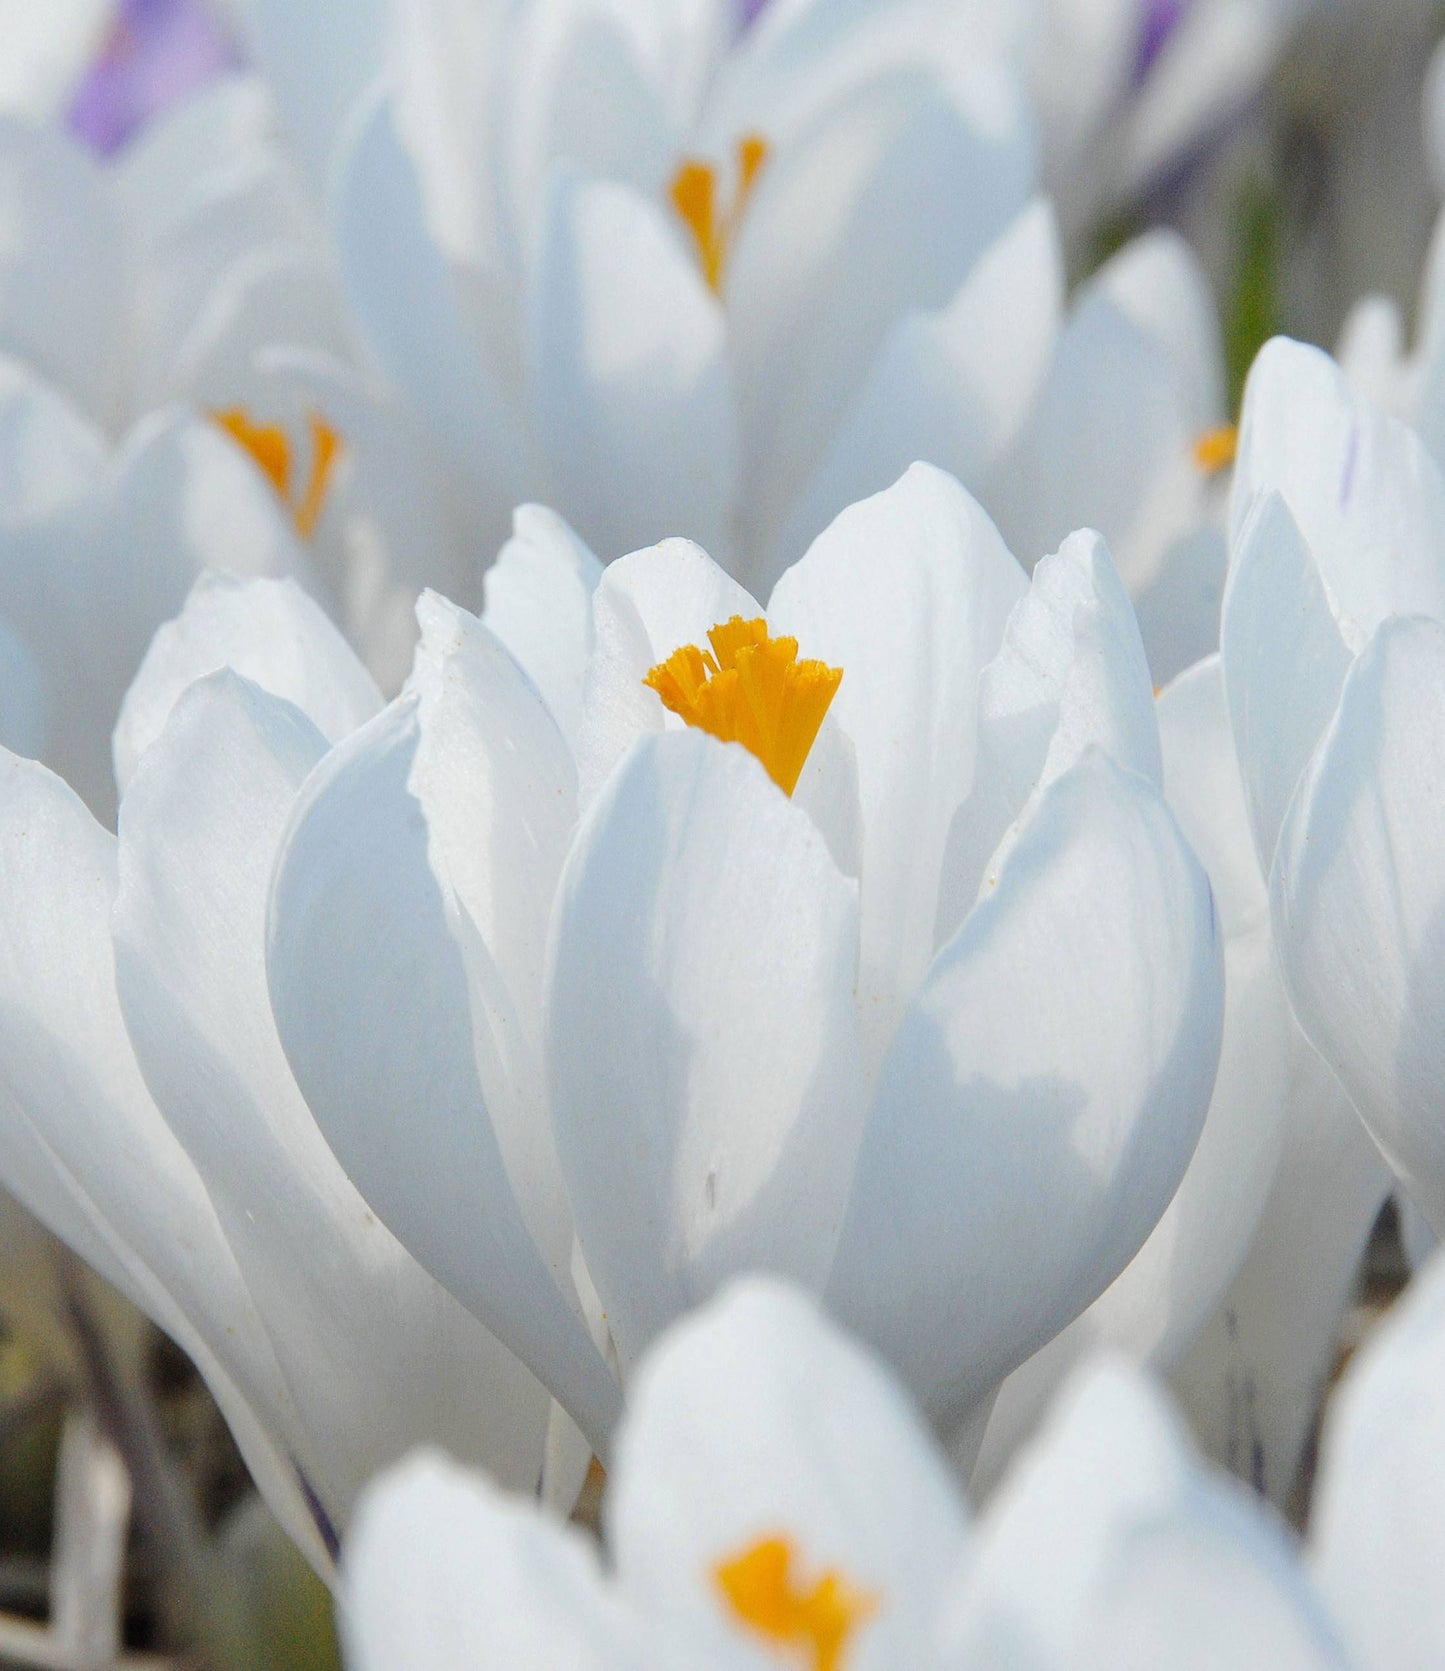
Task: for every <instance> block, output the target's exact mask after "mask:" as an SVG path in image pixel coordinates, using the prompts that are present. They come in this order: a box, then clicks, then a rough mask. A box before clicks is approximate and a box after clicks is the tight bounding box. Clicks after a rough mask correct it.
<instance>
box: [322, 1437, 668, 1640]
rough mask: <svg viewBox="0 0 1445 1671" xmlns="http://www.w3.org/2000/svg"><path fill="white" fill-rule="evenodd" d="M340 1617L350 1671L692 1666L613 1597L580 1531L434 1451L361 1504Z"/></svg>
mask: <svg viewBox="0 0 1445 1671" xmlns="http://www.w3.org/2000/svg"><path fill="white" fill-rule="evenodd" d="M338 1617H339V1622H340V1625H341V1634H342V1638H343V1640H344V1642H345V1644H346V1663H347V1664H348V1665H350V1666H352V1667H354V1668H355V1671H476V1668H477V1667H478V1666H483V1665H494V1666H506V1667H507V1668H508V1671H557V1668H558V1667H561V1666H566V1667H567V1671H649V1668H651V1667H654V1666H657V1665H661V1664H667V1665H669V1666H673V1665H679V1664H680V1665H682V1666H686V1665H687V1664H689V1663H691V1661H690V1660H688V1659H684V1660H681V1661H679V1659H678V1658H677V1657H675V1656H676V1654H677V1649H676V1646H675V1645H674V1644H670V1643H664V1642H662V1641H660V1640H659V1639H658V1635H657V1633H655V1632H653V1631H651V1630H649V1629H647V1628H646V1627H644V1625H643V1623H642V1621H641V1620H640V1619H639V1618H637V1617H636V1616H635V1615H633V1614H631V1613H630V1612H629V1610H628V1609H627V1608H626V1607H625V1606H624V1605H623V1603H622V1602H621V1600H620V1598H618V1597H617V1596H616V1595H614V1594H613V1593H612V1590H611V1586H610V1585H609V1584H608V1583H607V1582H606V1581H605V1580H604V1578H603V1575H602V1573H601V1571H600V1570H599V1565H598V1560H597V1555H596V1551H595V1550H594V1548H593V1547H592V1546H591V1545H590V1544H589V1543H588V1542H587V1541H586V1539H585V1538H584V1537H583V1535H582V1534H581V1533H579V1532H575V1531H573V1530H571V1529H570V1528H563V1527H561V1526H558V1525H557V1524H555V1522H553V1521H551V1520H549V1519H547V1518H545V1517H544V1516H543V1515H541V1514H539V1513H538V1511H537V1509H536V1506H535V1505H534V1504H532V1503H527V1502H518V1501H516V1500H515V1499H510V1498H507V1497H504V1496H503V1495H502V1494H501V1493H500V1492H498V1491H496V1490H495V1489H494V1488H493V1487H492V1486H491V1485H490V1484H488V1482H487V1481H486V1480H485V1479H483V1478H482V1477H481V1476H480V1475H477V1474H474V1473H470V1472H468V1471H467V1470H465V1469H462V1468H458V1467H457V1466H456V1465H455V1464H454V1463H452V1462H449V1461H448V1460H447V1459H446V1458H444V1457H442V1456H440V1455H436V1454H434V1453H432V1452H429V1451H423V1452H419V1453H418V1454H417V1455H415V1456H413V1457H411V1458H410V1459H409V1460H408V1461H406V1462H405V1463H403V1464H402V1465H401V1466H400V1467H398V1468H395V1469H393V1470H392V1471H391V1472H390V1473H388V1474H384V1475H382V1476H381V1478H379V1479H378V1480H377V1481H376V1483H375V1484H374V1485H373V1486H372V1487H371V1489H370V1490H369V1491H368V1492H367V1494H366V1496H365V1498H364V1499H363V1501H362V1504H361V1507H360V1509H359V1510H358V1512H357V1516H356V1527H355V1530H354V1531H353V1532H352V1534H351V1536H350V1537H349V1538H348V1539H347V1544H346V1567H345V1585H344V1594H343V1600H342V1604H341V1606H340V1608H339V1609H338Z"/></svg>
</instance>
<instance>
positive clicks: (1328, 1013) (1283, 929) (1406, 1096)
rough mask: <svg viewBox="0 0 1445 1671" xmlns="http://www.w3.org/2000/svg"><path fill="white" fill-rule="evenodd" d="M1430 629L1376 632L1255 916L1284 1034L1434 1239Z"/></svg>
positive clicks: (1442, 883)
mask: <svg viewBox="0 0 1445 1671" xmlns="http://www.w3.org/2000/svg"><path fill="white" fill-rule="evenodd" d="M1442 781H1445V627H1441V626H1440V625H1439V624H1438V623H1436V622H1434V621H1392V622H1387V623H1386V624H1385V625H1384V626H1383V627H1381V628H1380V630H1379V632H1378V633H1377V634H1376V635H1375V638H1374V640H1373V641H1372V643H1371V644H1370V646H1369V648H1368V649H1367V650H1366V651H1365V653H1364V654H1363V655H1362V656H1361V657H1360V659H1359V660H1358V661H1357V662H1356V663H1355V666H1354V667H1353V668H1352V669H1351V672H1350V676H1349V678H1348V679H1347V680H1346V681H1345V688H1344V694H1343V695H1342V697H1341V698H1340V707H1339V712H1338V713H1337V715H1336V717H1335V721H1334V724H1333V725H1332V726H1331V728H1330V730H1329V731H1328V732H1327V733H1326V735H1325V738H1324V741H1323V742H1322V743H1321V745H1320V747H1319V750H1318V751H1317V753H1316V755H1315V757H1314V759H1313V761H1312V762H1311V763H1310V766H1309V769H1308V771H1307V772H1306V774H1305V776H1304V778H1303V779H1302V780H1301V783H1300V787H1299V792H1298V794H1297V795H1296V797H1295V800H1294V802H1293V804H1292V806H1291V808H1290V812H1289V815H1288V817H1287V818H1286V820H1285V825H1284V829H1283V831H1282V832H1281V834H1280V839H1279V849H1278V853H1277V856H1276V859H1275V868H1274V874H1273V876H1272V878H1271V887H1270V904H1271V910H1272V912H1273V916H1274V923H1275V933H1276V936H1277V938H1278V940H1279V947H1280V957H1281V961H1282V964H1283V968H1284V974H1285V983H1286V985H1287V987H1288V989H1289V994H1290V999H1291V1001H1292V1002H1293V1004H1294V1007H1295V1013H1296V1015H1297V1016H1298V1017H1299V1020H1300V1025H1301V1026H1302V1027H1303V1028H1304V1030H1305V1033H1306V1034H1307V1035H1308V1037H1309V1038H1310V1040H1311V1042H1312V1043H1313V1044H1314V1046H1315V1048H1316V1049H1317V1050H1318V1051H1319V1052H1320V1054H1321V1055H1322V1056H1323V1057H1324V1059H1325V1060H1326V1061H1327V1062H1328V1063H1329V1064H1330V1066H1331V1067H1332V1068H1333V1069H1334V1071H1335V1073H1336V1074H1337V1075H1338V1076H1339V1079H1340V1082H1341V1083H1342V1084H1343V1086H1344V1087H1345V1090H1346V1091H1348V1092H1349V1094H1350V1097H1351V1099H1352V1100H1353V1101H1354V1104H1355V1106H1356V1108H1358V1109H1359V1111H1360V1115H1361V1118H1362V1119H1363V1120H1364V1122H1365V1124H1366V1125H1367V1126H1368V1127H1369V1129H1370V1132H1371V1134H1372V1136H1373V1137H1374V1139H1375V1141H1376V1142H1377V1143H1378V1144H1379V1145H1380V1148H1381V1149H1382V1150H1383V1152H1384V1154H1385V1157H1386V1159H1387V1160H1389V1162H1390V1164H1391V1165H1392V1166H1393V1167H1394V1169H1395V1171H1396V1173H1397V1174H1398V1175H1399V1176H1400V1178H1401V1179H1402V1180H1403V1181H1404V1183H1405V1184H1406V1187H1407V1188H1408V1189H1409V1191H1410V1195H1411V1197H1412V1199H1413V1200H1414V1201H1415V1203H1416V1204H1417V1206H1419V1208H1420V1210H1421V1211H1422V1212H1423V1213H1424V1214H1425V1217H1426V1218H1427V1220H1429V1222H1430V1225H1431V1228H1432V1229H1433V1230H1434V1231H1435V1232H1436V1234H1437V1235H1438V1234H1440V1233H1442V1232H1445V1134H1442V1132H1441V1127H1440V1120H1439V1107H1440V1097H1441V1091H1442V1085H1445V1055H1442V1039H1445V840H1442V830H1441V825H1442V816H1441V807H1440V800H1439V790H1440V784H1441V783H1442Z"/></svg>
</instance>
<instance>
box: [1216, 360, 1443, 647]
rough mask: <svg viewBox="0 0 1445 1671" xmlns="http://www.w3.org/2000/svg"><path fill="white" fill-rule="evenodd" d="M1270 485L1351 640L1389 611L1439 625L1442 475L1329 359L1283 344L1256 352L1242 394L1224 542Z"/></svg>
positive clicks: (1416, 440)
mask: <svg viewBox="0 0 1445 1671" xmlns="http://www.w3.org/2000/svg"><path fill="white" fill-rule="evenodd" d="M1270 488H1273V489H1275V490H1276V491H1277V492H1278V493H1279V494H1280V496H1281V497H1282V498H1283V500H1284V502H1285V504H1286V505H1287V506H1288V507H1289V511H1290V514H1291V515H1292V516H1293V518H1294V520H1295V522H1296V524H1297V525H1298V527H1299V530H1300V533H1301V534H1303V536H1304V539H1305V543H1306V544H1307V545H1308V546H1309V549H1310V551H1311V552H1312V553H1313V554H1314V559H1315V562H1316V563H1317V564H1318V565H1319V571H1320V575H1321V576H1322V578H1323V580H1324V584H1325V587H1326V590H1327V593H1328V595H1329V598H1330V601H1331V603H1332V605H1333V607H1334V609H1335V611H1336V613H1338V614H1339V615H1342V616H1343V617H1345V618H1346V619H1347V620H1348V621H1349V622H1350V623H1351V624H1352V627H1353V629H1354V631H1356V632H1357V633H1358V634H1360V635H1362V636H1366V635H1368V634H1370V633H1372V632H1373V631H1374V630H1375V628H1376V627H1377V626H1378V625H1379V624H1380V622H1381V621H1383V620H1384V619H1386V617H1388V616H1390V615H1415V614H1419V615H1431V616H1434V617H1436V618H1437V619H1439V618H1445V478H1442V477H1441V474H1440V471H1439V469H1438V468H1437V466H1436V464H1435V462H1434V460H1433V459H1432V458H1431V457H1430V455H1429V453H1428V451H1427V450H1426V448H1425V444H1424V442H1423V441H1421V439H1420V437H1419V436H1418V435H1416V434H1415V432H1414V431H1413V430H1412V429H1410V428H1408V427H1407V426H1406V425H1405V424H1402V423H1400V422H1399V421H1398V420H1396V419H1394V418H1387V417H1383V416H1381V415H1380V414H1379V413H1378V412H1375V411H1374V410H1372V409H1371V408H1370V407H1369V406H1368V405H1367V404H1366V403H1365V402H1364V401H1361V400H1359V399H1358V398H1357V397H1356V396H1355V395H1354V394H1353V393H1352V392H1351V390H1350V388H1349V385H1348V384H1347V383H1346V382H1345V378H1344V373H1343V372H1342V371H1341V370H1340V368H1339V367H1338V366H1337V365H1336V364H1335V363H1334V361H1333V360H1332V359H1330V357H1329V355H1328V354H1324V353H1321V352H1320V350H1319V349H1317V348H1306V347H1304V346H1303V345H1302V344H1300V343H1297V342H1290V341H1288V340H1287V339H1285V338H1283V337H1279V338H1276V339H1275V340H1274V341H1273V342H1270V343H1266V344H1265V346H1264V347H1263V348H1262V349H1261V350H1260V352H1259V356H1258V358H1257V359H1256V360H1255V362H1254V365H1253V367H1252V369H1251V370H1250V374H1249V382H1248V383H1247V384H1246V386H1245V391H1244V410H1243V413H1242V415H1241V418H1240V426H1239V453H1238V458H1237V460H1236V462H1235V467H1234V485H1233V490H1232V497H1231V502H1230V522H1231V538H1232V540H1237V539H1238V538H1239V535H1240V534H1241V532H1242V530H1243V524H1244V519H1245V517H1246V516H1247V515H1248V514H1249V511H1250V509H1251V508H1252V506H1253V505H1254V502H1255V499H1256V497H1257V496H1258V495H1259V494H1260V493H1262V492H1264V491H1266V490H1268V489H1270ZM1347 630H1348V629H1347Z"/></svg>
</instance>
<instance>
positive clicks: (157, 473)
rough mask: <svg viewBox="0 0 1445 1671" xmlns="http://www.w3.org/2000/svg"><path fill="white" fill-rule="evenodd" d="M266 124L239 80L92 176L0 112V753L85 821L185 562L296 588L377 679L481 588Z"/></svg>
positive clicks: (264, 108)
mask: <svg viewBox="0 0 1445 1671" xmlns="http://www.w3.org/2000/svg"><path fill="white" fill-rule="evenodd" d="M272 127H273V124H272V120H271V116H270V113H269V106H268V102H267V99H266V96H265V93H264V91H263V90H262V89H261V88H260V87H259V86H258V84H257V83H256V82H255V81H254V80H251V79H248V78H243V77H229V78H227V79H225V80H223V81H221V82H218V83H217V84H215V85H214V86H212V87H210V88H209V89H207V90H206V91H205V92H203V93H202V94H200V95H199V96H198V97H197V98H196V99H194V100H192V101H190V102H188V103H186V104H184V105H182V106H180V107H178V108H177V109H176V110H174V111H173V112H171V113H170V114H169V115H168V116H166V117H165V118H164V119H161V120H159V121H157V122H156V123H155V124H154V125H153V126H151V127H150V128H148V129H147V130H146V132H145V134H144V135H143V136H142V137H141V138H139V139H138V140H137V141H135V142H134V143H133V144H132V145H131V146H129V147H128V148H127V149H126V150H124V151H123V152H121V153H120V154H119V155H118V156H117V157H115V158H114V159H112V160H111V161H109V162H107V163H105V164H100V163H97V162H96V161H95V160H94V159H92V158H91V157H89V156H88V155H87V154H86V153H85V152H84V151H83V150H82V149H81V148H80V147H79V146H78V145H77V144H75V143H74V142H73V141H72V140H71V139H70V138H68V137H67V136H66V135H65V134H63V133H61V132H59V131H58V130H55V129H53V128H46V127H39V126H32V125H28V124H25V123H21V122H18V121H13V120H8V119H3V120H0V191H3V192H4V194H5V201H6V205H7V237H6V240H5V243H4V247H3V249H0V644H3V646H4V648H3V650H0V737H3V740H4V741H5V742H6V743H7V744H8V745H10V746H13V747H16V748H18V749H20V750H21V751H22V752H26V753H36V754H39V755H41V756H42V757H43V758H44V759H45V760H46V761H47V762H48V763H49V764H52V765H54V766H55V767H56V768H57V769H58V770H60V771H61V772H62V773H63V774H64V775H65V776H66V778H67V779H68V780H69V781H70V782H72V784H73V785H74V786H75V787H76V788H78V789H79V790H80V791H81V793H82V794H83V795H84V797H85V798H86V800H87V802H88V803H89V804H90V805H91V806H92V807H93V808H95V810H96V811H97V812H98V813H100V814H101V815H102V816H104V817H110V816H112V814H113V810H114V786H113V784H112V783H111V781H110V776H109V764H108V757H109V747H110V732H111V729H112V727H113V725H114V722H115V716H116V710H117V707H118V705H119V701H120V698H121V696H122V695H123V693H124V691H125V688H126V685H127V684H128V682H129V680H130V678H131V677H132V676H133V674H134V673H135V670H136V668H137V666H138V665H139V662H140V659H141V656H142V655H143V654H144V651H145V647H146V645H147V643H148V642H149V640H150V637H151V634H152V633H153V632H154V631H155V630H156V628H157V627H158V626H159V625H160V624H161V622H162V621H164V620H165V619H166V618H167V617H168V616H170V615H171V614H173V613H174V612H175V611H176V610H177V609H179V607H180V606H181V604H182V602H183V601H184V599H185V596H186V592H187V590H188V589H189V587H190V584H191V582H192V581H193V580H194V579H195V577H196V575H197V574H198V573H200V572H201V571H202V570H203V569H208V568H209V569H215V570H222V571H229V572H233V573H239V574H257V573H262V574H280V573H290V574H294V575H296V576H298V577H299V578H301V579H302V580H303V582H304V583H305V584H306V585H307V586H308V588H309V589H311V590H312V591H313V592H314V593H315V594H316V595H317V596H318V597H320V598H322V599H323V600H324V601H325V602H326V603H327V605H328V607H329V608H330V609H331V610H332V611H333V612H334V614H335V615H336V616H337V618H338V619H340V620H341V621H343V622H344V624H345V626H346V628H347V630H348V632H349V633H350V634H351V635H352V637H353V639H354V641H355V642H356V643H357V644H358V645H359V646H360V648H361V649H362V651H363V653H364V655H365V657H366V659H367V661H368V663H369V664H370V665H371V666H372V668H373V669H374V671H375V672H376V673H377V675H378V677H380V678H381V679H382V680H383V682H384V684H385V686H386V688H388V689H395V687H396V686H397V685H398V684H399V683H400V682H401V679H402V677H403V676H404V674H405V670H406V667H407V665H408V663H409V659H410V653H411V647H412V643H413V641H414V637H415V626H414V620H413V616H412V606H413V602H414V598H415V594H416V591H417V589H418V588H419V587H420V586H421V585H422V584H423V583H433V584H440V585H446V586H451V587H457V588H460V589H461V590H462V591H463V592H466V590H467V589H468V587H469V586H470V585H471V584H474V581H473V571H474V569H475V568H476V567H477V566H478V564H477V562H476V560H475V559H473V560H472V561H471V562H468V561H466V560H465V558H464V556H463V553H464V551H465V543H464V542H462V541H460V540H459V539H457V537H456V536H455V533H454V525H453V524H452V522H451V521H450V517H449V512H448V510H447V507H446V505H445V503H444V500H443V496H442V494H441V493H440V492H439V491H438V483H437V479H436V475H435V471H434V470H432V469H431V467H430V466H429V465H428V464H427V463H426V461H425V459H424V457H423V456H422V453H421V451H420V449H419V448H418V446H417V444H416V441H415V438H414V437H413V436H412V435H411V433H410V431H409V429H408V426H407V425H406V423H405V422H404V421H403V420H402V419H401V418H400V416H399V415H398V414H397V413H396V412H395V411H394V410H393V409H392V408H391V407H390V406H388V404H387V403H386V402H385V401H384V400H383V399H379V398H378V397H376V396H375V395H374V393H373V392H372V390H371V388H370V385H369V382H368V381H367V379H366V378H365V377H364V375H363V374H362V371H361V369H360V366H359V362H358V356H357V353H356V351H355V349H354V345H353V343H352V341H351V339H350V338H349V336H348V334H347V333H346V331H345V330H344V328H342V327H341V326H339V325H338V323H337V321H338V318H339V316H340V315H341V313H342V312H343V309H342V307H341V305H340V303H339V302H338V300H337V298H336V295H335V288H334V284H333V281H332V279H331V276H330V274H329V271H328V269H327V266H326V260H325V251H324V249H323V248H322V246H321V243H320V239H319V234H318V231H317V228H316V225H315V224H314V217H312V215H311V211H310V210H309V208H308V206H307V203H306V200H305V197H304V194H303V193H302V191H301V188H300V187H299V185H298V184H297V182H296V181H295V179H294V177H293V172H292V169H291V165H290V163H289V162H288V161H287V160H286V159H285V158H284V157H283V156H282V155H281V153H280V151H279V148H278V146H277V144H276V142H275V139H274V136H273V133H272Z"/></svg>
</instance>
